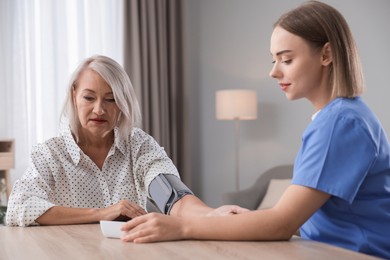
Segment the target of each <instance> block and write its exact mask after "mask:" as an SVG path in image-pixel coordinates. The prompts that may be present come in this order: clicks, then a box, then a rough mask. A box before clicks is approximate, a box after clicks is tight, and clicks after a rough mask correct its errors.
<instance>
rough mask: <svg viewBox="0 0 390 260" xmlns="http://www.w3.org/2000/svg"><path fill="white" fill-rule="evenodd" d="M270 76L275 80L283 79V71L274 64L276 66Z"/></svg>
mask: <svg viewBox="0 0 390 260" xmlns="http://www.w3.org/2000/svg"><path fill="white" fill-rule="evenodd" d="M269 76H270V77H271V78H275V79H277V78H280V77H281V71H280V70H279V69H278V66H277V63H274V65H273V66H272V69H271V71H270V72H269Z"/></svg>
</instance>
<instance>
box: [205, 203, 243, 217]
mask: <svg viewBox="0 0 390 260" xmlns="http://www.w3.org/2000/svg"><path fill="white" fill-rule="evenodd" d="M249 211H250V210H249V209H246V208H241V207H240V206H237V205H223V206H221V207H219V208H216V209H213V210H212V211H210V212H209V213H208V214H207V215H206V216H228V215H234V214H241V213H245V212H249Z"/></svg>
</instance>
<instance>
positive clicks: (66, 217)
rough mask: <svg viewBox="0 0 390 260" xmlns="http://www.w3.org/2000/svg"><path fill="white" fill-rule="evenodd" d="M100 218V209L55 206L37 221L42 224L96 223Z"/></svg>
mask: <svg viewBox="0 0 390 260" xmlns="http://www.w3.org/2000/svg"><path fill="white" fill-rule="evenodd" d="M99 220H100V214H99V209H93V208H67V207H60V206H54V207H51V208H50V209H48V210H47V211H46V212H45V213H44V214H42V215H41V216H40V217H39V218H37V219H36V220H35V221H36V222H37V223H39V224H40V225H67V224H86V223H94V222H98V221H99Z"/></svg>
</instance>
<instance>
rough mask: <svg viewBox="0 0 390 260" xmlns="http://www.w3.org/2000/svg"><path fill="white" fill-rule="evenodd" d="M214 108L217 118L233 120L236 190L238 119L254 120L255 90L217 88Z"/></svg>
mask: <svg viewBox="0 0 390 260" xmlns="http://www.w3.org/2000/svg"><path fill="white" fill-rule="evenodd" d="M215 108H216V118H217V119H218V120H234V124H235V161H236V190H237V191H238V190H239V188H240V176H239V175H240V165H239V163H240V158H239V146H240V120H254V119H256V118H257V96H256V92H255V91H254V90H245V89H229V90H218V91H217V92H216V95H215Z"/></svg>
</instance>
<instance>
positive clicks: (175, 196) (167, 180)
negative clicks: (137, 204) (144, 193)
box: [146, 174, 194, 214]
mask: <svg viewBox="0 0 390 260" xmlns="http://www.w3.org/2000/svg"><path fill="white" fill-rule="evenodd" d="M188 194H191V195H193V194H194V193H193V192H192V191H191V190H190V189H189V188H188V187H187V186H186V185H185V184H184V183H183V182H182V181H181V180H180V179H179V178H178V177H176V176H175V175H172V174H160V175H158V176H157V177H156V178H154V179H153V181H152V182H151V183H150V185H149V196H148V199H147V203H146V210H147V211H148V212H161V213H164V214H169V213H170V212H171V209H172V206H173V204H175V202H176V201H178V200H180V199H181V198H183V197H184V196H185V195H188Z"/></svg>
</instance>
